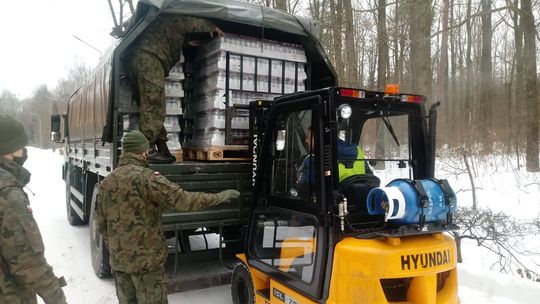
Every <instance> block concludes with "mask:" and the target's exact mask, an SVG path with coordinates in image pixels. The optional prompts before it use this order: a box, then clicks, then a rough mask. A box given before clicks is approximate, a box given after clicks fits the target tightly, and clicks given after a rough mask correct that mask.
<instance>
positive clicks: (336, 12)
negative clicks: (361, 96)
mask: <svg viewBox="0 0 540 304" xmlns="http://www.w3.org/2000/svg"><path fill="white" fill-rule="evenodd" d="M330 10H331V11H332V14H331V16H332V32H333V42H334V43H333V51H334V67H335V68H336V73H337V75H338V82H339V83H341V81H343V74H344V73H343V57H342V45H343V43H342V39H341V34H342V32H341V28H342V25H343V17H342V13H343V6H342V0H331V1H330Z"/></svg>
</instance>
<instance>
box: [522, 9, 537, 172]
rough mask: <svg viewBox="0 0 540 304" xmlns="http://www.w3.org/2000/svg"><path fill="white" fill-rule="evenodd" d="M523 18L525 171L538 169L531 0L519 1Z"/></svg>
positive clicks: (534, 56) (534, 51) (534, 38)
mask: <svg viewBox="0 0 540 304" xmlns="http://www.w3.org/2000/svg"><path fill="white" fill-rule="evenodd" d="M521 9H522V10H521V12H522V18H523V22H522V24H523V38H524V39H523V40H524V42H525V43H524V48H523V50H524V52H523V59H524V61H525V62H529V64H526V65H525V71H524V72H525V98H526V100H527V148H526V152H527V165H526V167H527V171H529V172H538V171H540V164H539V161H538V120H539V119H540V116H539V109H538V93H537V88H536V81H537V79H536V78H537V76H536V64H535V62H536V28H535V25H534V15H533V13H532V7H531V0H522V1H521Z"/></svg>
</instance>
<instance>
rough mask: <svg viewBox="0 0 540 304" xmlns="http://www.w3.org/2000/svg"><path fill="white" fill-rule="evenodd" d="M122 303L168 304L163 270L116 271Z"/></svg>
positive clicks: (119, 297)
mask: <svg viewBox="0 0 540 304" xmlns="http://www.w3.org/2000/svg"><path fill="white" fill-rule="evenodd" d="M114 281H115V284H116V296H117V297H118V301H119V303H120V304H167V303H168V302H167V291H166V289H165V273H164V272H163V270H158V271H152V272H146V273H125V272H121V271H115V272H114Z"/></svg>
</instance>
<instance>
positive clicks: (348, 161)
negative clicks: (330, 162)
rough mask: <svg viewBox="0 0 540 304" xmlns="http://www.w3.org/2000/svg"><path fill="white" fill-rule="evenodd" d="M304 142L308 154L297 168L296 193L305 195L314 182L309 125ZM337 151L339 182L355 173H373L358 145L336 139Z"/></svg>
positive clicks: (311, 133) (311, 136) (311, 139)
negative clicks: (298, 168)
mask: <svg viewBox="0 0 540 304" xmlns="http://www.w3.org/2000/svg"><path fill="white" fill-rule="evenodd" d="M305 143H306V146H307V148H308V154H306V156H304V160H303V162H302V165H301V167H300V170H299V176H298V184H297V187H298V193H299V194H300V195H301V196H307V193H309V189H310V187H311V188H312V187H313V184H314V182H315V176H314V172H315V170H312V166H313V160H314V158H313V157H312V156H313V154H312V153H313V152H312V151H313V132H312V130H311V127H308V128H307V131H306V137H305ZM337 153H338V170H339V182H343V181H344V180H346V179H347V178H349V177H351V176H356V175H365V174H373V171H372V170H371V168H370V167H369V165H368V163H367V161H366V160H365V157H364V151H363V150H362V148H360V147H359V146H357V145H355V144H353V143H350V142H347V141H344V140H343V139H341V138H338V140H337Z"/></svg>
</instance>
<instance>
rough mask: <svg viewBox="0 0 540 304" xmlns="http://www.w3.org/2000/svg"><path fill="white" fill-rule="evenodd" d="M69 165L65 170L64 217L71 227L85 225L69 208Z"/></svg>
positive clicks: (70, 173)
mask: <svg viewBox="0 0 540 304" xmlns="http://www.w3.org/2000/svg"><path fill="white" fill-rule="evenodd" d="M71 175H72V172H71V165H69V164H67V170H66V215H67V220H68V222H69V224H70V225H71V226H81V225H84V224H86V223H85V222H84V221H83V220H82V219H81V218H80V217H79V215H78V214H77V212H75V210H73V208H72V207H71V204H70V201H71Z"/></svg>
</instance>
